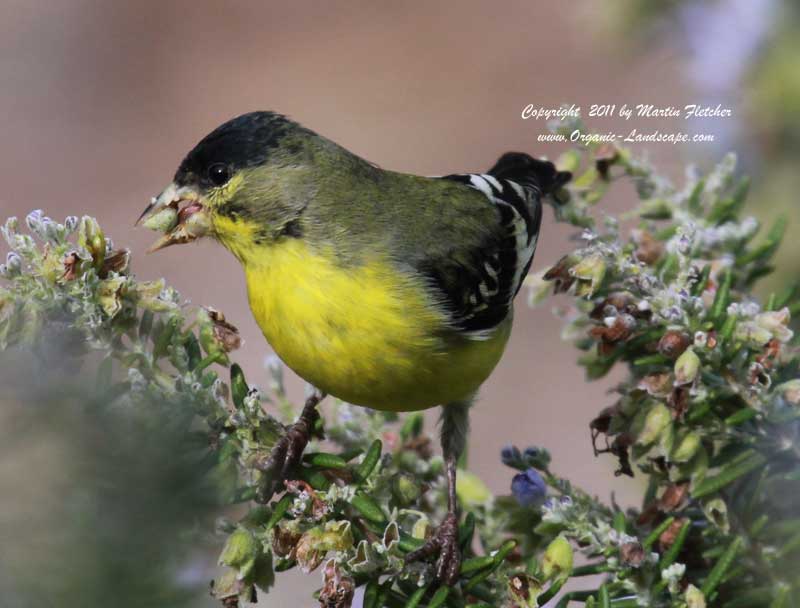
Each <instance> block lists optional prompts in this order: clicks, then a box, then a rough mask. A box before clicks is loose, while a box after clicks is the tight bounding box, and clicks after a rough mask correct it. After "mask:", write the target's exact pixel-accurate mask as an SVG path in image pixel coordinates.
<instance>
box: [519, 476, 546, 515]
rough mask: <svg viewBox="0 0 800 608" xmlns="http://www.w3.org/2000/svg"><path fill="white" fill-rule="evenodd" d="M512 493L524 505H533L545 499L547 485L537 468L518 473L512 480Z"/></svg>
mask: <svg viewBox="0 0 800 608" xmlns="http://www.w3.org/2000/svg"><path fill="white" fill-rule="evenodd" d="M511 493H512V494H514V498H516V499H517V502H518V503H519V504H520V505H521V506H523V507H532V506H534V505H536V504H539V503H540V502H541V501H542V500H544V497H545V494H546V493H547V485H546V484H545V483H544V479H542V476H541V475H539V473H538V472H537V471H536V469H527V470H526V471H523V472H522V473H517V474H516V475H514V478H513V479H512V480H511Z"/></svg>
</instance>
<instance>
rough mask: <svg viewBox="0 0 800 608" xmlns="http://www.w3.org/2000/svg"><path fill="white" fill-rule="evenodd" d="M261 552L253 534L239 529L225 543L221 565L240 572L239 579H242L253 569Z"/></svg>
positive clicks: (220, 559) (220, 557) (221, 555)
mask: <svg viewBox="0 0 800 608" xmlns="http://www.w3.org/2000/svg"><path fill="white" fill-rule="evenodd" d="M259 552H260V548H259V543H258V541H257V540H256V539H255V537H254V536H253V534H252V533H251V532H250V531H249V530H247V529H245V528H242V527H239V528H236V530H235V531H234V532H233V534H231V535H230V536H229V537H228V540H227V541H226V542H225V546H224V547H223V549H222V553H221V554H220V556H219V564H220V565H221V566H229V567H230V568H234V569H235V570H238V571H239V576H238V578H239V579H242V578H244V577H245V576H247V574H249V573H250V571H251V570H252V569H253V566H254V565H255V561H256V558H257V557H258V554H259Z"/></svg>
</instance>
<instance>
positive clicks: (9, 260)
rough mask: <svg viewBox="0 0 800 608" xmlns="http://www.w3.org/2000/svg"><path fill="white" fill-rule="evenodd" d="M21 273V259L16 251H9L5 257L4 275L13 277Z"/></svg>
mask: <svg viewBox="0 0 800 608" xmlns="http://www.w3.org/2000/svg"><path fill="white" fill-rule="evenodd" d="M20 272H22V258H21V257H19V254H18V253H17V252H16V251H9V252H8V255H6V273H7V275H8V276H9V277H15V276H17V275H18V274H19V273H20Z"/></svg>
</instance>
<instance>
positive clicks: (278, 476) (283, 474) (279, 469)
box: [257, 394, 322, 502]
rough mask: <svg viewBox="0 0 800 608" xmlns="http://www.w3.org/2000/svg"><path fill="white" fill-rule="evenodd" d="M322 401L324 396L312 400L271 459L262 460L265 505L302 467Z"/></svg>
mask: <svg viewBox="0 0 800 608" xmlns="http://www.w3.org/2000/svg"><path fill="white" fill-rule="evenodd" d="M321 399H322V395H320V394H315V395H313V396H312V397H309V399H308V400H307V401H306V405H305V407H304V408H303V413H302V414H301V415H300V418H298V420H297V422H295V423H294V424H293V425H292V426H290V427H289V428H288V429H287V431H286V433H284V435H283V436H282V437H281V438H280V439H278V441H277V443H276V444H275V445H274V446H273V447H272V450H271V451H270V453H269V456H267V457H266V458H264V459H262V461H261V463H259V464H258V465H257V467H258V469H259V470H260V471H262V472H263V473H265V479H266V481H265V483H264V484H263V485H262V487H261V490H260V492H259V494H260V496H259V499H261V500H263V502H267V501H269V499H270V498H271V497H272V495H273V494H275V492H278V491H280V490H281V489H282V488H283V482H284V481H287V480H289V479H290V478H291V474H292V472H293V471H294V469H295V467H297V465H299V464H300V459H301V458H302V457H303V452H304V451H305V449H306V446H307V445H308V442H309V440H310V439H311V434H312V432H313V430H314V426H315V425H316V422H317V419H318V418H319V413H318V412H317V410H316V405H317V403H319V401H320V400H321Z"/></svg>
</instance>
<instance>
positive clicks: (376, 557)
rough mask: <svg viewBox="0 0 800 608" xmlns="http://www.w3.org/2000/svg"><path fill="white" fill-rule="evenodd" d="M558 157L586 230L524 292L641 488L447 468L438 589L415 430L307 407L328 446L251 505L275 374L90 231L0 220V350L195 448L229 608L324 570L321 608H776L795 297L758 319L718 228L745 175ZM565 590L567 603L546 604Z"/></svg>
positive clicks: (754, 238) (269, 440) (602, 438)
mask: <svg viewBox="0 0 800 608" xmlns="http://www.w3.org/2000/svg"><path fill="white" fill-rule="evenodd" d="M575 126H576V125H561V128H565V129H566V130H572V129H573V128H575ZM559 164H560V165H561V166H562V167H563V168H569V169H571V170H577V172H578V175H577V178H576V179H575V181H574V183H573V184H572V185H570V186H569V188H568V189H567V190H566V191H565V192H562V193H560V194H559V196H558V202H557V203H556V204H555V206H554V209H555V212H556V216H557V218H558V219H560V220H562V221H566V222H569V223H571V224H573V225H575V226H576V227H579V228H580V229H581V230H582V243H581V245H580V246H579V247H578V248H577V249H576V250H575V251H573V252H571V253H569V254H568V255H567V256H565V257H564V258H563V259H562V260H561V261H559V262H558V263H557V264H556V265H555V267H553V268H552V269H550V270H549V271H548V272H547V273H539V274H538V275H535V276H532V277H531V278H530V279H529V281H528V284H529V287H530V294H531V300H532V301H539V300H541V299H542V297H544V295H545V294H546V291H548V290H549V289H550V288H551V287H553V286H554V287H555V290H556V291H557V292H563V293H567V294H569V298H570V300H569V301H570V303H571V307H572V310H571V311H570V312H569V314H567V315H566V316H565V323H566V329H565V334H566V335H568V336H570V337H571V339H574V340H575V343H576V346H578V348H579V349H581V351H582V356H581V363H582V364H583V365H584V367H585V369H586V372H587V376H588V377H589V378H590V379H592V378H598V377H602V376H604V375H605V374H606V373H608V371H609V370H610V369H611V368H612V367H613V366H614V365H617V364H620V365H623V366H625V367H626V368H627V370H628V375H627V377H626V378H625V380H624V381H623V382H621V383H620V384H619V385H618V386H617V387H616V389H615V392H616V394H615V397H614V398H613V401H614V402H613V403H612V404H610V405H609V407H607V408H605V409H604V410H603V411H602V412H600V413H599V414H598V416H597V418H596V419H595V420H593V421H592V422H591V425H590V426H591V429H592V434H593V438H594V440H595V447H596V451H597V453H598V454H599V453H605V452H608V453H610V454H612V455H613V456H614V457H616V459H617V460H618V463H619V467H618V474H628V475H633V474H635V470H636V471H638V473H639V475H642V476H643V477H644V478H645V479H647V481H648V489H647V492H646V495H645V498H644V500H643V504H642V506H641V508H640V509H631V510H628V511H623V510H621V509H620V508H619V507H618V506H616V505H610V506H609V505H605V504H603V503H602V502H601V501H599V500H597V499H596V498H594V497H591V496H589V495H587V494H586V493H584V492H582V491H581V490H579V489H578V488H575V487H574V486H573V485H572V484H571V483H570V482H569V481H568V480H566V479H563V478H560V477H558V476H557V475H556V474H555V473H554V471H553V469H552V467H553V463H552V462H551V458H550V455H549V454H548V453H547V451H546V450H544V449H539V448H528V449H526V450H523V451H520V450H519V449H517V448H513V447H509V448H508V449H507V450H504V453H503V462H504V463H505V464H506V465H508V466H509V467H511V468H512V469H516V470H517V471H518V473H517V475H516V476H515V477H514V480H513V484H512V489H513V492H512V494H511V495H509V496H492V495H491V494H490V493H489V492H488V491H487V490H486V488H485V486H484V485H483V484H482V483H481V481H480V480H479V479H478V478H477V477H475V476H474V475H471V474H468V473H467V472H464V473H463V474H462V475H461V476H460V478H461V480H462V481H461V482H460V483H459V488H458V491H459V496H460V499H461V504H462V505H463V507H464V511H465V512H464V513H463V516H462V523H461V529H460V537H461V541H462V549H463V553H464V562H463V564H462V568H461V576H460V580H459V582H458V584H457V585H456V586H455V587H453V588H451V589H445V588H441V587H439V586H438V585H437V583H436V582H435V580H434V579H433V567H432V564H427V563H413V564H408V565H406V564H405V563H404V556H405V555H406V554H407V553H408V552H410V551H412V550H413V549H415V548H417V547H418V546H420V544H421V543H422V542H423V539H425V537H426V536H427V535H428V534H430V532H431V531H432V529H433V526H434V525H435V524H436V523H438V522H439V521H440V519H441V518H442V517H443V515H444V513H445V505H446V496H445V483H444V476H443V464H442V460H441V458H439V457H437V456H434V455H433V444H432V441H431V439H430V438H429V437H428V436H427V435H426V434H425V429H424V428H423V419H422V417H421V416H420V415H419V414H409V415H407V416H404V417H398V416H396V415H394V414H385V413H378V412H372V411H369V410H365V409H363V408H357V407H353V406H350V405H348V404H345V403H339V402H335V403H334V404H333V405H332V406H330V405H329V406H327V407H325V408H324V409H325V410H326V413H329V414H332V415H330V416H328V419H327V422H326V423H324V434H325V437H327V439H325V440H322V439H319V440H315V441H314V442H312V445H311V446H309V449H308V450H307V453H306V455H305V458H304V459H303V462H302V463H301V465H300V466H299V467H298V468H297V469H296V470H295V471H294V474H293V476H292V477H293V480H292V481H290V482H287V483H286V487H285V489H284V490H282V491H281V492H280V493H279V494H278V495H276V496H271V495H270V494H269V492H268V488H270V483H269V482H270V480H269V479H267V478H266V477H265V474H264V473H263V472H262V469H263V468H264V466H263V465H264V463H265V461H266V459H267V458H268V456H269V452H270V448H271V447H272V445H273V444H274V442H275V440H276V438H277V437H278V436H279V435H280V433H282V432H283V431H284V430H285V427H284V424H285V423H286V422H288V421H290V420H291V419H292V417H293V416H294V415H295V414H296V411H297V410H298V408H296V407H294V406H293V405H292V404H291V403H290V401H289V400H288V399H287V396H286V394H285V392H284V389H283V385H284V383H283V378H282V371H281V367H280V365H279V364H278V363H277V362H276V361H274V360H272V361H270V363H269V364H268V385H269V389H270V391H269V394H266V393H265V392H262V391H260V390H258V389H257V388H255V387H254V386H253V385H251V384H250V382H249V381H248V380H247V379H246V378H245V375H244V373H243V371H242V369H241V368H240V367H239V366H238V365H235V364H231V363H230V352H231V351H232V350H233V349H235V348H236V346H238V343H239V339H238V334H237V332H236V329H235V327H233V326H232V325H231V324H230V323H228V322H227V321H226V320H225V318H224V316H222V315H221V314H220V313H219V312H217V311H212V310H193V309H191V308H188V307H186V306H184V305H182V304H181V302H180V299H179V297H178V295H177V294H176V293H175V292H174V291H173V290H171V289H169V288H168V287H166V286H165V285H164V284H163V282H141V281H137V280H136V279H135V278H134V277H133V276H132V275H131V274H130V272H129V268H128V264H129V258H130V256H129V254H128V253H127V252H125V251H119V250H116V249H115V248H114V247H113V245H112V244H111V243H110V242H109V241H107V240H106V239H105V237H104V236H103V233H102V230H101V229H100V227H99V226H97V223H96V222H95V221H94V220H93V219H92V218H83V219H82V220H80V221H78V220H77V219H75V218H69V219H68V220H67V221H66V222H65V223H64V224H63V225H62V224H58V223H56V222H53V221H52V220H49V219H48V218H46V217H44V216H43V215H42V214H41V213H38V212H37V213H33V214H31V215H30V216H29V217H28V220H27V224H28V227H29V228H30V231H31V233H32V234H33V235H34V236H35V237H36V239H38V241H37V240H35V239H34V238H32V237H31V236H30V235H28V234H22V233H20V232H19V230H18V226H17V223H16V220H13V219H12V220H9V222H7V224H6V226H5V228H4V230H3V233H4V236H5V237H6V240H7V241H8V243H9V246H10V248H11V250H12V251H13V253H12V254H9V258H8V260H7V263H6V264H5V265H4V266H3V268H2V269H0V271H1V272H2V274H3V276H4V277H5V279H6V281H5V282H4V284H3V285H4V286H3V287H2V291H0V349H2V350H5V351H7V352H11V349H15V351H14V352H17V351H20V350H23V349H28V350H32V351H33V352H35V353H37V356H38V357H40V358H45V359H50V360H53V359H54V358H55V359H56V360H58V361H60V362H62V363H63V362H65V361H68V362H69V363H70V364H71V365H73V369H74V370H75V371H74V372H73V373H74V374H78V375H80V376H81V377H85V378H87V380H89V381H90V382H93V381H94V382H96V383H97V384H98V386H102V387H104V392H103V393H102V394H103V398H102V399H98V400H94V401H93V402H92V407H96V408H100V409H102V410H107V409H114V408H119V407H126V408H128V409H133V410H135V411H140V412H141V415H142V418H143V419H144V420H146V421H147V422H148V424H150V425H152V428H153V429H159V428H162V427H164V426H169V427H170V428H174V429H177V430H178V431H180V432H181V433H184V434H185V435H186V436H187V437H193V438H195V439H199V440H201V441H200V443H201V445H202V447H203V457H202V458H201V459H199V460H198V463H199V464H198V467H202V470H203V471H204V473H205V474H206V475H207V478H208V480H209V481H210V482H211V485H210V486H209V487H213V489H214V490H213V491H214V494H215V496H216V497H217V499H218V500H219V502H220V503H222V504H223V505H235V504H238V505H241V506H243V507H245V508H244V511H243V512H244V514H243V516H241V517H239V518H237V519H236V520H232V519H226V518H222V519H220V521H219V523H218V526H217V528H218V530H219V531H220V532H221V533H222V534H224V535H225V537H226V538H225V539H224V540H223V539H221V541H220V543H219V544H220V546H222V547H223V548H222V551H221V555H220V558H219V562H220V564H221V565H222V566H224V568H225V570H224V572H223V573H222V574H221V575H220V576H219V577H217V579H216V581H215V584H214V588H213V592H214V595H215V596H216V597H217V598H218V599H219V600H221V601H222V602H223V603H224V604H225V605H226V606H234V605H237V604H238V603H239V602H249V601H252V600H253V599H254V598H255V594H256V590H257V589H260V590H262V591H264V592H266V591H268V590H269V588H270V587H271V586H272V584H273V583H274V579H275V577H276V576H279V575H280V573H282V572H285V571H287V570H289V569H293V568H300V569H301V570H302V571H304V572H312V571H315V570H320V571H321V574H322V587H321V589H320V590H319V591H318V592H317V596H318V597H319V600H320V602H321V604H322V605H323V606H332V607H340V608H343V607H346V606H350V605H351V602H352V598H353V595H354V591H355V589H356V588H357V587H361V586H363V587H364V598H365V599H364V605H365V606H367V607H368V608H374V607H377V606H390V607H395V606H397V607H403V606H407V607H408V606H411V607H413V606H427V607H429V608H430V607H437V606H447V607H451V608H453V607H455V608H462V607H467V606H519V607H533V606H543V605H545V604H548V603H549V604H548V605H553V604H554V603H556V602H558V604H557V605H559V606H566V605H567V604H568V603H569V602H571V601H572V602H578V603H584V604H586V605H587V606H617V607H620V606H637V605H638V606H654V607H659V606H665V607H666V606H671V607H675V608H678V607H687V606H688V607H691V608H697V607H700V606H704V605H714V606H717V605H721V606H727V605H730V606H745V605H746V606H771V605H774V606H779V605H791V602H792V601H793V600H796V599H797V597H796V596H797V594H798V581H797V576H796V572H797V571H798V568H797V566H798V564H797V557H798V553H800V541H799V540H798V538H800V527H798V524H797V519H796V512H797V499H796V498H795V497H796V496H797V495H798V484H800V474H798V472H799V471H800V467H798V458H800V452H798V448H797V445H798V441H797V439H798V416H800V407H798V403H800V379H798V378H797V351H796V348H795V346H794V342H793V333H792V331H791V329H790V328H789V326H788V325H789V318H790V315H791V313H792V312H793V311H794V310H795V309H796V308H800V305H798V302H797V300H796V294H795V292H794V291H793V290H790V291H787V293H786V294H776V295H775V296H773V297H772V298H770V299H769V301H768V302H767V304H766V305H763V306H762V305H760V304H759V303H757V302H756V301H755V300H754V299H753V297H752V295H751V293H752V292H751V290H752V287H753V285H754V284H755V282H756V281H757V280H758V279H759V278H761V277H763V276H765V275H766V274H768V273H769V272H770V270H771V266H770V259H771V257H772V256H773V254H774V253H775V250H776V249H777V247H778V243H779V241H780V237H781V236H782V234H783V232H784V227H783V225H782V224H781V223H779V224H777V225H776V226H775V227H773V228H772V229H771V230H769V231H767V233H766V234H765V235H764V236H762V237H759V236H758V225H757V223H756V222H754V221H753V220H750V219H747V218H745V219H740V217H739V214H740V211H741V207H742V203H743V201H744V198H745V196H746V192H747V183H746V182H745V181H742V180H737V179H735V178H734V165H735V162H734V159H733V157H727V158H725V159H724V160H723V162H722V163H720V165H719V166H718V167H716V168H715V169H714V170H713V171H711V172H710V173H709V174H708V175H705V176H701V175H700V174H699V173H698V172H697V171H695V170H690V171H689V172H688V178H687V183H686V184H685V186H683V187H682V188H675V187H673V186H672V185H670V184H669V183H668V182H667V181H666V180H664V179H663V178H661V177H659V176H658V175H657V174H655V173H654V172H653V171H652V169H651V168H650V167H648V166H647V165H646V164H644V163H642V162H641V161H639V160H638V159H636V158H635V157H634V156H633V155H631V153H630V152H629V151H627V150H623V149H616V148H609V147H608V146H603V145H599V144H593V145H592V146H590V147H589V148H587V149H582V150H573V151H570V152H569V153H568V154H566V155H565V156H564V157H563V158H562V159H560V160H559ZM616 181H619V182H624V183H628V184H631V185H633V186H634V188H635V190H636V192H637V194H638V197H639V199H640V202H639V204H638V205H637V207H636V208H635V209H633V210H632V211H631V212H630V213H629V214H627V215H626V216H625V217H623V218H621V221H622V222H625V223H626V224H632V225H633V226H634V227H633V229H632V230H631V231H630V232H629V233H623V231H622V230H621V228H620V220H617V219H615V218H611V217H605V218H604V219H603V222H602V228H597V226H596V221H595V219H594V218H593V217H592V213H593V211H594V210H595V209H596V208H597V205H598V203H599V202H600V201H601V200H602V199H603V197H604V196H607V194H608V192H612V191H614V190H612V189H611V185H612V184H613V182H616ZM614 187H615V188H616V186H614ZM74 232H77V235H76V236H75V237H73V236H72V234H73V233H74ZM98 360H99V361H100V363H99V364H98V365H94V364H93V362H95V361H98ZM80 363H83V367H82V368H81V367H80V365H79V364H80ZM93 365H94V368H96V369H93V368H92V366H93ZM95 378H96V380H95ZM319 430H323V429H319ZM153 437H155V438H157V437H158V434H157V433H154V434H153ZM610 487H611V480H610ZM576 551H580V552H581V553H583V555H584V556H585V557H586V558H587V561H586V563H585V564H584V565H580V566H575V561H576V560H575V555H574V553H575V552H576ZM598 574H599V575H601V576H600V580H598V577H597V576H596V575H598ZM586 577H592V578H588V579H587V578H586ZM581 579H583V580H588V582H586V583H585V584H584V585H580V583H581V582H582V580H581ZM568 583H569V584H570V588H573V589H574V588H575V586H576V585H580V586H581V587H585V588H583V589H581V590H573V591H569V592H568V593H562V589H563V588H564V586H565V585H566V584H568Z"/></svg>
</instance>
